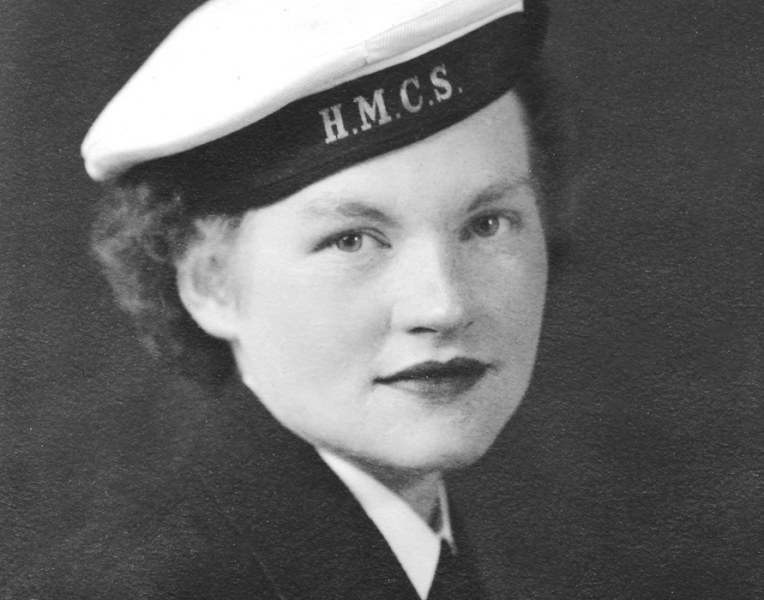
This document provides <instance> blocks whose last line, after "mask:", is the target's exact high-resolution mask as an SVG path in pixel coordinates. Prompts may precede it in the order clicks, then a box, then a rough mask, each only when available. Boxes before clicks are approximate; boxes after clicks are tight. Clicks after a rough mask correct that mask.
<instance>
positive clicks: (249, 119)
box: [82, 0, 543, 195]
mask: <svg viewBox="0 0 764 600" xmlns="http://www.w3.org/2000/svg"><path fill="white" fill-rule="evenodd" d="M533 2H534V0H526V1H525V2H523V0H385V1H384V2H358V1H357V0H312V1H311V2H304V1H303V0H280V1H266V0H210V1H209V2H207V3H205V4H204V5H202V6H201V7H200V8H198V9H197V10H196V11H194V12H193V13H191V14H190V15H189V16H188V17H187V18H186V19H185V20H183V21H182V22H181V23H180V24H179V25H178V26H177V27H176V28H175V30H174V31H172V33H171V34H170V35H169V36H168V37H167V38H166V39H165V40H164V42H163V43H162V44H161V45H160V46H159V47H158V48H157V49H156V50H155V51H154V53H153V54H152V55H151V56H150V57H149V59H148V60H147V61H146V62H145V64H144V65H143V66H142V67H141V68H140V69H139V70H138V71H137V72H136V73H135V74H134V75H133V77H132V78H131V79H130V80H129V81H128V82H127V84H126V85H125V86H124V87H123V88H122V89H121V91H120V92H119V93H118V94H117V95H116V96H115V97H114V98H113V99H112V101H111V102H110V103H109V104H108V105H107V106H106V108H105V109H104V110H103V112H102V113H101V115H100V116H99V117H98V119H97V120H96V121H95V123H94V124H93V126H92V127H91V129H90V131H89V132H88V134H87V136H86V138H85V140H84V142H83V144H82V155H83V157H84V159H85V166H86V170H87V172H88V174H89V175H90V176H91V177H92V178H93V179H95V180H97V181H111V180H115V179H117V178H119V177H120V176H121V175H123V174H125V173H126V172H128V171H129V170H130V169H131V168H132V167H134V166H136V165H138V164H140V163H145V162H147V161H153V160H155V159H163V158H166V157H172V156H175V155H187V154H189V151H192V150H195V154H194V153H191V155H193V156H195V159H194V161H195V164H199V165H201V164H203V163H209V162H212V163H214V162H215V160H216V157H217V158H218V159H219V157H220V156H221V154H220V152H219V151H217V150H216V151H215V152H208V153H207V154H206V155H205V154H204V152H205V148H208V147H212V148H213V149H215V148H216V147H217V146H219V145H220V144H219V142H216V140H224V139H227V138H231V137H233V138H235V139H237V140H238V141H237V143H238V144H239V146H237V148H238V149H239V151H241V145H240V143H241V139H242V138H243V137H244V136H245V135H246V136H247V137H248V138H249V139H251V142H247V143H248V144H250V145H251V147H250V148H249V153H250V155H251V157H252V164H250V165H246V166H245V167H243V169H244V170H246V171H247V173H248V174H249V176H250V178H251V176H252V174H253V173H254V174H255V175H256V176H257V177H256V178H257V180H258V181H259V185H260V186H261V187H263V188H268V189H270V192H268V193H269V194H270V195H278V194H284V193H288V192H289V191H290V190H292V189H294V188H295V186H299V185H302V184H303V183H304V182H303V181H302V180H304V178H305V174H306V173H307V177H308V178H309V179H311V178H312V179H316V178H319V177H321V176H325V175H327V174H329V173H330V172H332V171H336V170H338V169H340V168H343V167H344V166H346V165H348V164H351V163H352V162H356V161H359V160H364V159H366V158H368V157H370V156H373V155H374V154H379V153H381V152H384V151H388V150H390V149H393V148H395V147H400V146H402V145H405V144H407V143H411V142H412V141H415V140H416V139H421V138H422V137H425V136H427V135H430V134H432V133H433V132H435V131H437V130H439V129H442V128H444V127H447V126H448V125H449V124H451V123H454V122H456V121H458V120H459V119H462V118H464V117H465V116H467V115H468V114H471V113H472V112H475V111H476V110H478V109H479V108H481V107H482V106H485V105H487V104H488V103H489V102H490V101H492V100H493V99H495V98H496V97H498V96H499V95H500V94H502V93H504V92H505V91H507V90H508V89H509V88H510V87H511V85H512V80H513V78H515V77H517V75H518V73H519V72H520V71H521V70H522V68H523V64H524V62H525V61H527V59H528V56H529V55H533V54H534V53H535V52H537V51H538V48H539V47H540V40H539V39H538V38H539V37H540V36H543V32H541V33H539V31H538V30H539V27H537V26H535V24H534V27H530V26H529V24H528V22H527V21H528V19H527V18H526V17H527V15H525V14H524V9H525V12H527V10H528V5H530V4H533ZM524 4H525V5H526V6H524ZM232 134H235V135H232ZM197 150H199V151H197ZM234 175H235V173H232V176H234Z"/></svg>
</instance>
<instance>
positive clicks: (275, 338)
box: [227, 94, 547, 473]
mask: <svg viewBox="0 0 764 600" xmlns="http://www.w3.org/2000/svg"><path fill="white" fill-rule="evenodd" d="M528 154H529V149H528V140H527V136H526V131H525V128H524V124H523V112H522V109H521V106H520V104H519V102H518V100H517V98H516V97H515V95H514V94H507V95H505V96H503V97H502V98H500V99H499V100H497V101H495V102H493V103H492V104H491V105H489V106H488V107H486V108H484V109H483V110H481V111H480V112H478V113H476V114H474V115H473V116H471V117H469V118H468V119H466V120H464V121H462V122H460V123H458V124H456V125H454V126H452V127H450V128H448V129H446V130H444V131H441V132H440V133H437V134H436V135H433V136H432V137H430V138H427V139H425V140H423V141H420V142H418V143H415V144H412V145H410V146H407V147H404V148H403V149H400V150H396V151H394V152H390V153H388V154H385V155H382V156H379V157H377V158H374V159H371V160H368V161H366V162H363V163H359V164H357V165H355V166H353V167H350V168H348V169H346V170H344V171H342V172H339V173H337V174H334V175H331V176H330V177H327V178H326V179H323V180H320V181H319V182H317V183H314V184H313V185H311V186H309V187H307V188H305V189H303V190H301V191H300V192H298V193H296V194H294V195H292V196H290V197H288V198H286V199H284V200H283V201H280V202H278V203H276V204H273V205H271V206H268V207H265V208H261V209H256V210H252V211H251V212H249V213H248V214H247V215H246V216H245V218H244V220H243V222H242V224H241V229H240V231H239V232H238V235H237V236H236V237H235V240H234V242H233V247H232V251H231V254H230V256H229V261H228V263H227V264H228V269H229V271H228V282H229V284H228V285H229V286H230V290H231V297H232V298H233V308H232V309H231V317H230V319H232V331H234V334H233V336H232V339H231V342H232V344H233V348H234V352H235V356H236V360H237V363H238V365H239V369H240V370H241V372H242V375H243V377H244V380H245V382H246V383H247V384H248V385H249V387H250V388H251V389H252V390H253V391H254V392H255V394H256V395H257V396H258V398H259V399H260V400H261V401H262V402H263V404H265V406H266V407H267V408H268V409H269V410H270V411H271V412H272V413H273V415H274V416H275V417H276V418H277V419H278V420H279V421H280V422H281V423H282V424H284V425H285V426H286V427H287V428H289V429H290V430H292V431H293V432H294V433H296V434H297V435H298V436H300V437H302V438H303V439H305V440H307V441H308V442H310V443H311V444H314V445H316V446H318V447H323V448H326V449H329V450H331V451H334V452H335V453H337V454H339V455H342V456H345V457H346V458H349V459H350V460H353V461H355V462H357V463H359V464H361V465H366V466H368V467H372V468H375V469H380V468H382V469H391V470H392V471H391V472H392V473H404V472H408V471H416V472H430V471H438V470H442V469H445V468H453V467H457V466H461V465H465V464H468V463H470V462H472V461H474V460H476V459H477V458H479V457H480V456H481V455H482V454H483V453H484V452H485V451H486V450H487V449H488V447H489V446H490V445H491V443H492V442H493V441H494V439H495V438H496V436H497V435H498V433H499V431H500V430H501V429H502V427H503V426H504V424H505V423H506V422H507V420H508V419H509V417H510V416H511V415H512V413H513V411H514V410H515V408H516V407H517V405H518V403H519V402H520V400H521V398H522V396H523V394H524V392H525V390H526V387H527V385H528V381H529V379H530V376H531V370H532V367H533V363H534V357H535V353H536V346H537V342H538V337H539V330H540V325H541V315H542V309H543V304H544V295H545V288H546V278H547V257H546V250H545V242H544V233H543V230H542V224H541V222H540V217H539V210H538V207H537V205H536V196H535V191H534V186H533V183H532V180H531V175H530V171H529V156H528Z"/></svg>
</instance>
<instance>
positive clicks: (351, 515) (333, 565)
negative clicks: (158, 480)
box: [192, 383, 418, 600]
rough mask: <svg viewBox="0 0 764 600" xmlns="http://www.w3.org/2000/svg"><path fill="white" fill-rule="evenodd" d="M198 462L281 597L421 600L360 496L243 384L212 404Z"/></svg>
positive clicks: (206, 484)
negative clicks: (366, 513) (369, 516)
mask: <svg viewBox="0 0 764 600" xmlns="http://www.w3.org/2000/svg"><path fill="white" fill-rule="evenodd" d="M192 465H193V467H192V468H193V470H194V472H195V474H196V476H197V477H198V479H199V480H200V482H201V486H202V488H203V489H205V490H206V493H207V494H209V495H210V496H211V497H212V498H213V499H214V502H215V504H216V505H217V507H218V509H219V510H220V511H221V512H222V513H223V514H224V515H225V518H226V519H227V521H228V523H229V524H230V526H231V527H232V528H233V529H234V530H235V531H236V532H237V534H238V535H239V536H240V537H239V542H238V543H241V544H244V545H245V546H247V547H249V548H250V549H251V552H252V554H253V555H254V557H255V558H256V560H257V561H258V562H259V564H260V566H261V567H262V568H263V570H264V571H265V572H266V574H267V575H268V577H269V578H270V580H271V581H272V583H273V585H274V587H275V588H276V589H277V591H278V593H279V594H280V596H281V597H282V598H284V599H289V600H291V599H307V598H332V599H333V600H342V599H348V600H350V599H353V600H356V599H358V598H364V599H370V600H373V599H377V598H378V599H380V600H381V599H382V598H384V599H389V598H396V599H401V600H407V599H410V600H418V595H417V594H416V591H415V590H414V588H413V586H412V585H411V583H410V582H409V580H408V578H407V576H406V574H405V572H404V571H403V569H402V567H401V566H400V564H399V563H398V561H397V559H396V558H395V556H394V555H393V553H392V551H391V550H390V548H389V546H388V545H387V542H386V541H385V540H384V538H383V537H382V535H381V534H380V533H379V531H378V530H377V529H376V527H375V526H374V524H373V523H372V522H371V521H370V520H369V518H368V517H367V516H366V515H365V513H364V512H363V509H362V508H361V507H360V505H359V504H358V502H357V501H356V500H355V498H354V497H353V495H352V494H351V493H350V492H349V491H348V490H347V489H346V488H345V486H344V484H342V482H341V481H340V480H339V479H338V478H337V477H336V475H334V473H333V472H332V471H331V469H329V467H327V466H326V464H325V463H324V462H323V461H322V460H321V459H320V457H319V456H318V454H317V453H316V451H315V450H314V449H313V448H312V447H311V446H310V445H308V444H307V443H305V442H303V441H302V440H301V439H299V438H297V437H296V436H294V435H293V434H291V433H290V432H288V431H287V430H286V429H285V428H283V427H282V426H281V425H280V424H279V423H277V422H276V421H275V419H274V418H273V417H272V416H271V415H270V414H269V413H268V412H267V411H266V410H265V409H264V407H263V406H262V405H261V403H260V402H259V401H258V400H257V399H256V398H255V397H254V396H253V395H252V394H251V392H249V390H248V389H247V388H246V387H245V386H244V385H243V384H240V383H236V384H233V385H231V386H230V387H229V388H227V389H226V391H225V393H224V394H223V395H222V396H221V397H219V398H218V399H216V400H215V401H214V402H213V406H212V410H211V411H210V418H209V419H207V420H206V422H205V424H204V426H203V428H202V435H201V436H200V438H199V441H198V443H197V448H196V451H195V452H194V458H193V460H192Z"/></svg>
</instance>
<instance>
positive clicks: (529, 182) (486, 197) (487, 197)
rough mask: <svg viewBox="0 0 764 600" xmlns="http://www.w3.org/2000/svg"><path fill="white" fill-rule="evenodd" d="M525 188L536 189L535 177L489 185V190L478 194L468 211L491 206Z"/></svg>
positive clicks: (524, 177)
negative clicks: (487, 205)
mask: <svg viewBox="0 0 764 600" xmlns="http://www.w3.org/2000/svg"><path fill="white" fill-rule="evenodd" d="M523 187H531V188H533V187H534V182H533V177H532V176H531V175H525V176H523V177H520V178H519V179H513V180H512V181H502V182H500V183H496V184H493V185H489V186H488V187H487V188H485V189H483V190H481V191H480V192H478V193H477V194H476V196H475V199H474V200H473V201H472V202H471V203H470V205H469V208H468V209H467V211H468V212H471V211H473V210H476V209H478V208H480V207H482V206H485V205H486V204H491V203H492V202H495V201H496V200H501V199H502V198H506V197H507V196H509V195H511V194H512V193H513V192H515V191H517V190H518V189H520V188H523Z"/></svg>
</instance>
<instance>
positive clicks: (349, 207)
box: [306, 200, 395, 225]
mask: <svg viewBox="0 0 764 600" xmlns="http://www.w3.org/2000/svg"><path fill="white" fill-rule="evenodd" d="M306 211H307V212H308V213H309V214H310V215H311V216H313V217H319V218H327V217H334V216H341V217H345V218H350V219H364V220H370V221H376V222H377V223H380V224H382V225H394V224H395V221H394V219H393V218H392V217H391V216H390V215H388V214H386V213H385V212H383V211H381V210H380V209H378V208H376V207H374V206H371V205H369V204H366V203H365V202H361V201H359V200H350V201H341V200H339V201H333V202H332V203H331V204H330V205H323V204H322V203H320V202H314V203H312V204H310V205H309V206H308V207H307V209H306Z"/></svg>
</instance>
